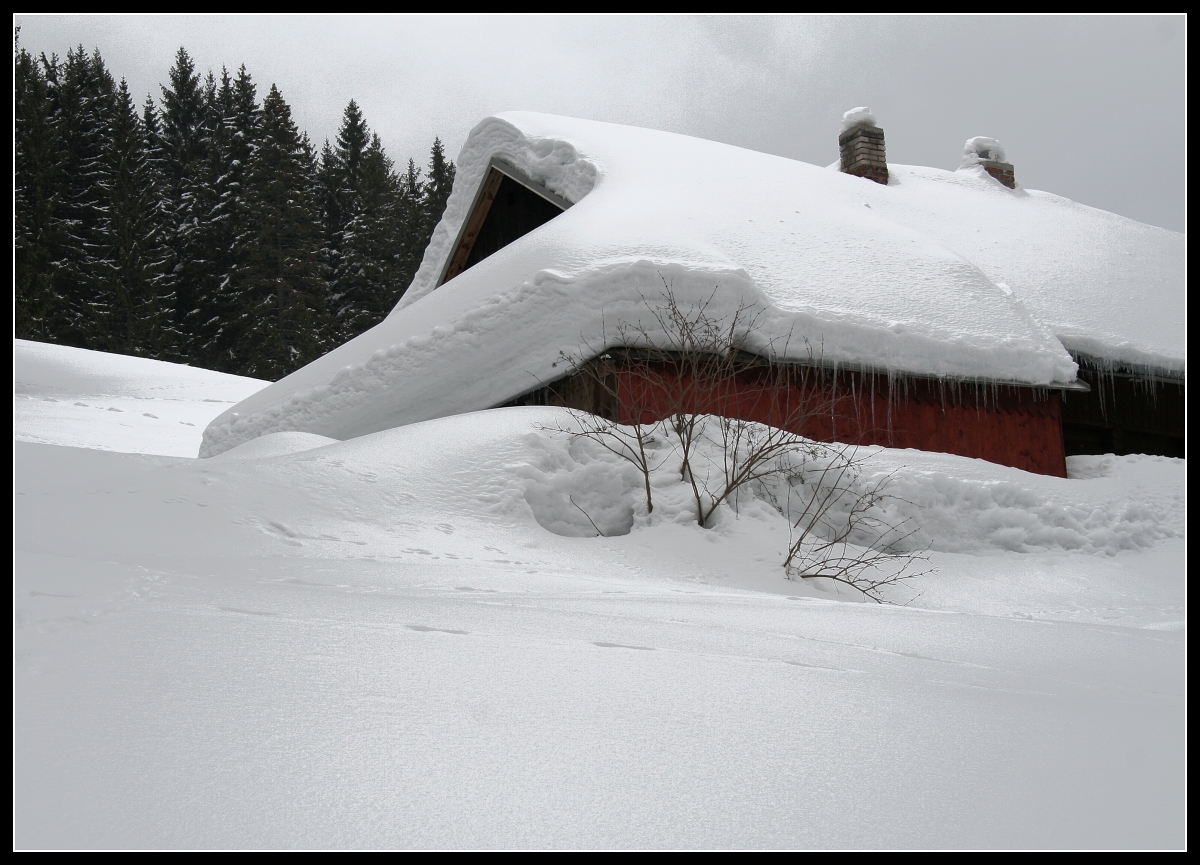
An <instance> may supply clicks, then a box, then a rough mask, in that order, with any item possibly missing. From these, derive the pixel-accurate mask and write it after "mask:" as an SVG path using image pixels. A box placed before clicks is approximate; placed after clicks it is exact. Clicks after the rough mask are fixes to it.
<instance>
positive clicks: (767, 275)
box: [200, 113, 1186, 456]
mask: <svg viewBox="0 0 1200 865" xmlns="http://www.w3.org/2000/svg"><path fill="white" fill-rule="evenodd" d="M492 158H500V159H502V160H504V161H506V162H508V163H510V164H511V165H513V166H515V167H516V168H517V169H518V170H520V171H521V172H523V173H524V174H525V175H527V176H528V177H529V178H530V179H531V180H533V181H534V182H536V183H539V184H542V185H544V186H545V187H546V188H547V189H549V190H550V191H551V192H554V193H556V194H557V195H559V196H561V197H562V198H563V199H565V200H566V201H568V202H571V203H572V204H573V206H572V207H571V208H570V209H569V210H567V211H566V212H564V213H563V214H562V215H560V216H558V217H557V218H555V219H553V220H551V221H550V222H548V223H546V224H545V225H543V226H541V227H540V228H538V229H537V230H535V231H533V232H531V233H529V234H527V235H525V236H524V237H522V238H520V239H519V240H517V241H516V242H514V243H512V244H510V245H509V246H507V247H505V248H503V249H501V250H500V251H499V252H497V253H495V254H494V255H492V256H490V257H488V258H486V259H485V260H483V261H481V262H480V263H479V264H477V265H475V266H474V267H471V268H469V269H468V270H466V271H464V272H463V273H461V274H459V275H458V276H457V277H455V278H454V279H452V280H450V281H448V282H447V283H445V284H444V285H441V286H438V285H437V281H438V279H439V278H440V275H441V274H442V273H443V272H444V269H445V265H446V262H447V261H448V259H449V257H450V256H451V255H452V253H453V250H454V247H455V245H456V243H457V239H458V236H459V233H460V231H461V229H462V226H463V224H464V223H465V221H466V219H467V217H468V216H469V212H470V210H471V207H472V204H473V202H474V199H475V194H476V191H477V190H478V188H479V187H480V184H481V183H482V182H483V180H484V178H485V176H486V174H487V171H488V167H489V163H490V161H491V159H492ZM457 164H458V175H457V182H456V184H455V190H454V192H453V194H452V195H451V197H450V200H449V202H448V204H447V207H446V211H445V213H444V215H443V217H442V220H441V223H440V224H439V225H438V227H437V229H436V230H435V232H434V235H433V238H432V240H431V242H430V244H429V247H428V248H427V250H426V253H425V257H424V260H423V262H422V265H421V267H420V269H419V270H418V272H417V275H416V277H415V278H414V280H413V283H412V285H411V286H409V288H408V290H407V292H405V294H404V296H403V298H402V299H401V301H400V302H399V303H398V304H397V306H396V308H395V310H393V312H392V314H391V315H390V316H389V317H388V318H387V319H386V320H385V321H384V322H382V323H381V324H379V325H378V326H376V327H375V328H373V329H372V330H370V331H368V332H366V333H364V334H362V335H361V336H359V337H357V338H356V339H354V340H352V341H350V342H349V343H347V344H345V345H343V346H341V347H340V348H338V349H336V350H334V351H332V352H330V353H329V354H328V355H326V356H325V357H322V358H320V359H319V360H317V361H315V362H313V363H312V364H309V365H308V366H307V367H305V368H303V369H301V370H298V371H297V372H295V373H293V374H292V375H290V376H288V377H287V378H285V379H283V380H282V381H280V382H277V383H276V384H274V385H272V386H271V387H268V388H266V389H264V390H263V391H261V392H259V393H257V394H255V395H254V396H252V397H250V398H248V399H247V400H245V401H243V402H242V403H240V404H239V405H238V406H235V407H234V408H233V409H231V410H230V411H227V412H225V413H224V414H222V415H220V416H219V417H218V418H217V419H216V420H215V421H214V422H213V423H212V424H211V425H210V426H209V428H208V429H207V430H206V431H205V435H204V443H203V445H202V447H201V451H200V453H201V456H211V455H214V454H217V453H220V452H222V451H224V450H227V449H229V448H231V447H234V446H236V445H238V444H240V443H242V442H245V441H248V440H250V439H252V438H255V437H258V436H261V435H265V434H267V433H273V432H284V431H301V432H308V433H313V434H317V435H323V436H328V437H332V438H339V439H345V438H350V437H354V436H358V435H363V434H365V433H369V432H374V431H378V430H382V429H387V428H390V427H395V426H400V425H404V424H409V423H414V422H417V421H422V420H427V419H431V418H436V417H442V416H446V415H450V414H457V413H461V412H466V411H472V410H477V409H482V408H488V407H491V406H495V405H499V404H501V403H503V402H505V401H507V400H509V399H512V398H514V397H516V396H519V395H521V394H522V393H526V392H528V391H530V390H533V389H535V388H537V387H539V386H541V385H542V384H544V383H546V382H548V381H552V380H554V379H556V378H558V377H559V376H560V375H561V374H562V371H563V370H562V369H561V368H560V367H558V366H557V365H556V361H557V360H558V359H559V357H560V354H561V352H563V351H566V352H568V353H583V352H586V351H588V350H596V349H599V348H603V347H605V346H606V345H608V344H611V342H612V341H613V340H614V337H615V325H616V324H617V323H618V322H622V321H624V322H629V323H641V324H643V325H644V324H646V319H647V312H648V311H647V306H646V304H647V299H650V300H651V302H653V299H654V298H655V297H657V296H659V295H660V293H661V292H662V291H663V290H664V288H666V287H669V288H670V290H671V291H672V292H673V294H674V295H675V296H676V297H677V298H678V299H679V300H680V301H682V302H683V303H689V302H694V301H697V300H700V299H702V298H709V297H712V299H713V304H712V306H710V312H711V313H712V314H714V315H715V316H720V315H721V314H722V313H731V312H732V311H733V310H735V309H737V308H738V307H739V306H751V307H753V308H754V309H755V310H756V311H759V312H760V313H761V318H760V321H761V323H762V329H761V332H760V334H759V337H760V341H761V342H762V343H763V345H762V348H763V349H764V350H765V349H766V348H767V344H768V343H771V344H772V345H773V346H774V348H775V349H776V350H779V351H781V352H782V354H783V355H784V356H785V357H791V356H793V355H794V357H795V359H807V358H808V357H809V356H810V354H816V355H817V356H819V357H820V359H821V360H822V362H824V363H828V364H833V365H843V366H853V367H857V368H867V369H874V370H880V371H886V372H888V373H889V374H893V375H923V376H939V377H948V378H952V379H954V378H957V379H970V380H989V381H1010V382H1020V383H1025V384H1030V385H1054V384H1058V383H1067V382H1070V381H1073V380H1074V378H1075V373H1076V365H1075V362H1074V360H1073V359H1072V357H1071V355H1070V354H1069V352H1068V349H1070V350H1072V351H1076V352H1083V353H1086V354H1088V355H1089V356H1090V357H1092V358H1093V359H1098V360H1099V361H1101V362H1103V363H1107V364H1126V365H1138V366H1141V367H1145V368H1149V369H1153V370H1168V371H1175V372H1178V371H1182V370H1183V368H1184V366H1185V358H1186V350H1185V341H1184V335H1183V308H1184V304H1183V290H1184V282H1183V237H1182V235H1180V234H1177V233H1175V232H1170V231H1166V230H1164V229H1159V228H1154V227H1152V226H1147V225H1142V224H1139V223H1136V222H1133V221H1131V220H1128V219H1125V218H1123V217H1119V216H1116V215H1113V214H1110V213H1105V212H1103V211H1099V210H1095V209H1093V208H1089V207H1085V206H1083V205H1079V204H1076V203H1074V202H1071V201H1069V200H1067V199H1064V198H1060V197H1058V196H1054V195H1050V194H1048V193H1042V192H1036V191H1030V190H1025V189H1023V188H1020V187H1018V188H1017V189H1015V190H1009V189H1007V188H1005V187H1003V186H1002V185H1000V184H999V183H998V182H997V181H995V180H993V179H992V178H991V177H989V176H988V175H987V174H986V172H984V171H983V170H982V169H981V168H979V167H977V166H967V167H965V168H963V169H960V170H959V171H956V172H948V171H940V170H937V169H930V168H918V167H911V166H889V172H890V175H891V178H892V179H891V181H890V183H889V184H888V185H887V186H881V185H879V184H876V183H873V182H870V181H867V180H863V179H861V178H857V177H851V176H848V175H844V174H841V173H838V172H833V171H827V170H825V169H821V168H818V167H816V166H813V165H809V164H806V163H802V162H797V161H794V160H790V159H784V158H782V157H778V156H771V155H768V154H763V153H756V152H753V151H748V150H744V149H741V148H737V147H731V146H729V145H724V144H718V143H715V142H711V141H703V140H699V139H695V138H689V137H686V136H681V135H675V134H671V133H664V132H657V131H653V130H647V129H638V128H632V127H624V126H616V125H613V124H606V123H597V122H592V121H583V120H575V119H570V118H562V117H553V116H549V115H539V114H528V113H511V114H504V115H499V116H496V117H489V118H487V119H485V120H484V121H483V122H481V123H480V124H479V125H478V126H477V127H476V128H475V129H474V130H473V131H472V133H471V135H470V136H469V137H468V139H467V142H466V144H465V145H464V147H463V150H462V152H461V154H460V155H459V158H458V163H457Z"/></svg>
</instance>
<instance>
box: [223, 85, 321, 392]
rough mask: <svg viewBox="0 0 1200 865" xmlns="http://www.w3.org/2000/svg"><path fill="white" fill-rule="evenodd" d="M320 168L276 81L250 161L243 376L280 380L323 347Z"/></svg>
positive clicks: (241, 259)
mask: <svg viewBox="0 0 1200 865" xmlns="http://www.w3.org/2000/svg"><path fill="white" fill-rule="evenodd" d="M315 173H316V167H315V165H314V164H313V159H312V156H311V150H310V148H308V147H307V146H306V143H305V141H304V140H303V139H302V138H301V136H300V133H299V131H298V130H297V129H296V125H295V123H294V122H293V121H292V116H291V109H290V108H289V107H288V105H287V103H286V102H284V100H283V97H282V96H281V95H280V93H279V90H278V89H277V88H276V87H275V85H271V91H270V93H269V94H268V95H267V97H266V98H265V99H264V100H263V107H262V125H261V133H260V137H259V145H258V148H257V149H256V151H255V153H254V156H253V159H252V161H251V166H250V176H249V192H250V195H249V223H250V230H249V232H248V233H247V235H246V237H245V239H244V241H243V242H242V244H241V245H240V248H239V250H238V265H237V277H238V278H239V279H240V280H241V281H242V284H243V285H244V287H245V296H246V299H247V305H246V307H245V309H244V311H243V312H242V314H241V316H240V318H239V320H238V326H239V327H238V330H239V334H238V335H239V344H238V349H237V352H238V357H239V359H240V360H241V361H242V363H241V371H242V374H243V375H252V376H256V377H258V378H267V379H277V378H279V377H281V376H283V375H286V374H287V373H289V372H291V371H292V370H294V369H297V368H299V367H300V366H303V365H304V364H306V363H308V362H309V361H311V360H313V359H314V358H315V357H316V356H317V354H318V353H319V351H320V348H321V346H320V341H319V333H318V328H319V325H320V319H321V296H322V289H323V287H324V286H323V281H322V278H321V271H320V263H319V260H318V254H319V250H320V243H321V236H320V235H321V227H320V223H319V222H318V220H317V214H318V208H317V201H316V196H315V180H316V178H315Z"/></svg>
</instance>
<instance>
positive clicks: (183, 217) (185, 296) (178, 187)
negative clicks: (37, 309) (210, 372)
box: [159, 48, 206, 361]
mask: <svg viewBox="0 0 1200 865" xmlns="http://www.w3.org/2000/svg"><path fill="white" fill-rule="evenodd" d="M167 77H168V81H169V82H170V86H169V87H163V88H162V101H163V108H162V115H161V129H160V132H159V137H160V141H161V147H162V157H163V161H162V166H163V180H164V190H165V199H166V200H165V202H164V203H165V218H166V233H165V240H166V243H167V247H168V250H169V253H170V254H169V257H168V259H167V281H168V285H169V287H170V291H171V292H172V293H173V295H174V301H175V310H174V318H175V321H176V323H177V324H178V326H179V328H180V333H179V344H178V345H177V346H176V351H177V353H178V356H177V358H175V359H177V360H185V361H186V360H189V359H190V358H191V355H192V353H193V351H194V350H195V346H194V342H193V339H192V334H191V331H190V330H189V325H190V324H191V323H193V322H194V321H195V318H196V316H197V307H196V283H197V276H198V274H197V273H195V272H194V268H193V264H194V260H193V258H192V252H193V249H192V248H191V243H192V240H193V230H194V228H195V227H196V225H197V223H198V221H199V215H198V213H197V210H198V209H202V208H201V207H200V206H199V205H198V204H197V202H196V201H195V196H196V192H197V176H198V175H199V173H200V171H201V168H202V163H203V160H204V157H205V155H206V154H205V120H206V106H205V98H204V97H205V93H204V87H203V83H202V82H201V80H200V76H199V75H198V74H196V67H195V64H194V63H193V62H192V58H191V57H190V56H189V55H188V53H187V51H186V50H185V49H183V48H180V49H179V51H178V52H177V53H176V55H175V65H174V66H172V67H171V70H170V72H169V73H168V76H167Z"/></svg>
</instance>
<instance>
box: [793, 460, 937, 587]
mask: <svg viewBox="0 0 1200 865" xmlns="http://www.w3.org/2000/svg"><path fill="white" fill-rule="evenodd" d="M797 455H798V456H800V457H801V458H800V459H799V460H796V461H795V462H794V463H793V465H792V466H791V467H789V468H788V469H785V470H784V471H782V472H781V475H780V477H781V478H782V479H783V480H784V494H783V496H782V497H783V498H784V502H783V503H782V506H781V507H780V510H781V512H783V513H784V514H785V515H786V516H787V517H788V520H789V522H790V523H791V537H790V544H789V548H788V555H787V558H786V559H785V560H784V563H783V567H784V570H785V572H786V573H787V575H788V578H789V579H796V580H814V579H821V578H824V579H828V580H832V581H833V582H835V583H839V584H842V585H846V586H849V587H851V588H853V589H856V590H857V591H859V592H861V593H862V594H864V595H866V596H867V597H868V598H870V599H871V600H873V601H876V602H879V603H882V602H883V601H884V600H885V599H884V596H883V591H884V590H885V589H888V588H894V587H898V586H901V585H905V584H908V583H909V581H911V580H913V579H916V578H917V577H922V576H925V575H927V574H929V573H931V572H932V568H930V567H928V562H929V559H928V556H927V555H926V553H927V549H926V548H921V547H919V546H917V545H916V544H914V543H913V542H914V540H915V535H916V533H917V527H916V526H915V525H914V524H913V523H912V522H911V520H898V521H897V520H896V519H895V518H894V517H893V516H892V514H891V512H890V510H889V508H888V505H890V504H892V503H894V502H898V501H899V500H898V499H897V498H896V497H895V496H893V495H891V494H890V493H889V491H888V490H889V487H891V485H892V482H893V480H894V474H893V473H888V474H885V475H883V476H882V477H877V478H871V479H866V478H865V477H864V474H865V472H864V471H863V469H864V468H865V463H866V461H867V458H866V457H865V456H864V455H863V454H862V452H860V451H859V449H858V448H856V447H853V446H849V445H828V444H823V443H818V442H810V443H808V444H807V445H806V446H804V447H802V448H800V449H799V450H798V452H797V453H796V454H793V455H792V456H793V459H794V458H795V456H797Z"/></svg>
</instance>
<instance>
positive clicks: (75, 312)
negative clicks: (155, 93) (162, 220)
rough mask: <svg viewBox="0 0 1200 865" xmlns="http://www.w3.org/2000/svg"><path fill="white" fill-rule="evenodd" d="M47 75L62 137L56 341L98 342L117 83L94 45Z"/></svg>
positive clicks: (105, 310) (104, 322)
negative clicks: (108, 154)
mask: <svg viewBox="0 0 1200 865" xmlns="http://www.w3.org/2000/svg"><path fill="white" fill-rule="evenodd" d="M46 72H47V80H48V81H51V82H53V84H54V85H55V86H53V88H52V94H53V98H52V104H53V118H54V124H55V126H56V128H57V131H58V136H59V139H60V141H61V143H62V163H61V171H62V177H63V183H62V187H61V189H62V191H61V197H60V199H59V202H58V206H57V207H56V208H55V210H56V214H55V217H54V220H55V222H56V223H57V226H58V232H59V237H60V238H61V240H62V243H61V247H60V249H59V251H58V255H57V258H56V260H55V261H54V262H52V263H51V279H52V284H53V295H54V299H55V303H56V308H55V310H54V312H53V314H52V315H51V321H52V325H51V327H52V330H53V332H54V334H55V338H56V341H57V342H63V343H66V344H67V345H74V346H78V347H80V348H98V347H100V346H101V345H103V343H104V342H105V339H106V336H105V333H106V329H107V327H108V319H109V316H110V314H111V312H112V299H111V297H109V296H107V294H106V293H105V287H106V281H105V278H104V277H105V274H106V273H107V270H108V266H109V262H108V261H107V260H106V259H105V258H104V255H105V253H106V245H105V244H104V242H103V238H102V237H101V233H102V230H103V223H104V220H105V218H106V207H107V201H106V199H107V195H108V190H107V187H106V182H105V181H106V177H105V159H106V150H107V136H108V124H109V121H110V120H111V117H112V113H113V106H114V93H115V87H114V84H113V80H112V76H111V75H109V74H108V71H107V70H106V69H105V68H104V61H103V60H102V59H101V58H100V54H99V52H95V53H93V54H91V55H88V54H87V53H86V52H85V51H84V50H83V46H79V47H78V48H77V49H73V50H71V51H68V52H67V60H66V63H65V64H63V65H62V67H61V68H59V67H55V66H53V65H50V66H47V67H46Z"/></svg>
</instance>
